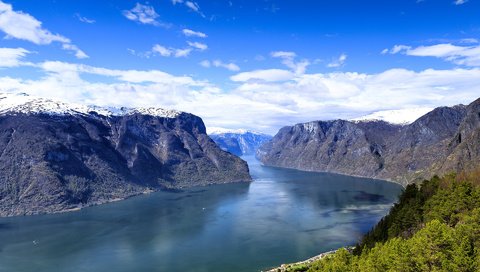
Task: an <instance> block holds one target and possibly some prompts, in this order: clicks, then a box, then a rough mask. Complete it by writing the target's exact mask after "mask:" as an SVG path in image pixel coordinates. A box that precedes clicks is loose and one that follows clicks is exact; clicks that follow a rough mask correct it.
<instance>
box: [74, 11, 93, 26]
mask: <svg viewBox="0 0 480 272" xmlns="http://www.w3.org/2000/svg"><path fill="white" fill-rule="evenodd" d="M75 17H76V18H77V19H78V20H79V21H80V22H82V23H86V24H94V23H95V22H96V21H95V20H93V19H89V18H87V17H84V16H82V15H80V14H78V13H75Z"/></svg>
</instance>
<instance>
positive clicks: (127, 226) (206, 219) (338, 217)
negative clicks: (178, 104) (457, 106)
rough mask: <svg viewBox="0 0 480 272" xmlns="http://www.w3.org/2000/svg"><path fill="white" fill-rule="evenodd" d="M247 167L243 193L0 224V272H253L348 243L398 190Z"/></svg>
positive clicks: (200, 191)
mask: <svg viewBox="0 0 480 272" xmlns="http://www.w3.org/2000/svg"><path fill="white" fill-rule="evenodd" d="M247 159H248V160H249V165H250V169H251V172H252V176H253V177H254V180H255V182H253V183H251V184H229V185H217V186H210V187H205V188H194V189H191V190H185V191H180V192H160V193H155V194H151V195H146V196H141V197H136V198H132V199H128V200H126V201H122V202H118V203H112V204H108V205H102V206H98V207H93V208H88V209H84V210H82V211H79V212H72V213H66V214H57V215H43V216H33V217H17V218H3V219H0V271H105V270H115V271H258V270H259V269H261V268H265V267H269V266H273V265H276V264H279V263H282V262H288V261H295V260H299V259H304V258H307V257H310V256H312V255H315V254H318V253H320V252H322V251H326V250H330V249H333V248H337V247H339V246H342V245H347V244H352V243H354V242H355V241H356V239H358V237H360V235H361V234H362V233H364V232H365V231H367V230H368V229H369V228H371V227H372V226H373V225H374V223H375V222H377V221H378V220H379V219H380V218H381V216H383V215H384V214H385V213H386V212H387V211H388V209H389V207H390V205H391V203H392V202H393V201H395V199H396V196H397V194H398V193H399V191H400V187H399V186H396V185H394V184H391V183H386V182H380V181H373V180H368V179H360V178H353V177H345V176H339V175H331V174H319V173H306V172H301V171H295V170H286V169H276V168H269V167H262V166H261V165H260V164H259V163H258V162H256V161H255V160H253V158H247Z"/></svg>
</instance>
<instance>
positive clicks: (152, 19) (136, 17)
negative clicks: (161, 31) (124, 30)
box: [123, 3, 170, 27]
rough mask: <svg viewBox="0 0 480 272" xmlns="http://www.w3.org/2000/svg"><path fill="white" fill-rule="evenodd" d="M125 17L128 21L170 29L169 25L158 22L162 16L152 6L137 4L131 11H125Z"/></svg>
mask: <svg viewBox="0 0 480 272" xmlns="http://www.w3.org/2000/svg"><path fill="white" fill-rule="evenodd" d="M123 16H125V18H127V19H128V20H131V21H134V22H137V23H140V24H144V25H153V26H161V27H169V26H170V25H169V24H166V23H163V22H160V21H158V18H159V17H160V15H158V13H157V12H156V11H155V9H154V8H153V7H152V6H148V5H142V4H140V3H137V4H136V5H135V7H133V8H132V9H130V10H124V11H123Z"/></svg>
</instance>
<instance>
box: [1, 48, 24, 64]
mask: <svg viewBox="0 0 480 272" xmlns="http://www.w3.org/2000/svg"><path fill="white" fill-rule="evenodd" d="M30 53H31V52H30V51H28V50H26V49H23V48H0V67H16V66H20V65H24V63H23V62H22V59H23V58H24V57H25V56H26V55H27V54H30Z"/></svg>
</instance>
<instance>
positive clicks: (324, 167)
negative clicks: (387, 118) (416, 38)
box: [257, 101, 480, 185]
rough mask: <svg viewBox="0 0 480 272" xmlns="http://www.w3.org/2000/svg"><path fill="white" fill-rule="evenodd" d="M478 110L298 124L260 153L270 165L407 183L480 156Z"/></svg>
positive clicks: (450, 109)
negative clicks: (408, 119) (393, 120)
mask: <svg viewBox="0 0 480 272" xmlns="http://www.w3.org/2000/svg"><path fill="white" fill-rule="evenodd" d="M478 108H479V106H478V101H476V102H474V103H472V104H471V105H469V106H468V107H466V106H463V105H458V106H454V107H441V108H437V109H435V110H433V111H431V112H429V113H427V114H425V115H424V116H422V117H421V118H419V119H418V120H416V121H415V122H413V123H412V124H409V125H393V124H389V123H386V122H383V121H355V122H351V121H344V120H335V121H316V122H309V123H305V124H297V125H295V126H292V127H285V128H282V129H281V130H280V131H279V132H278V133H277V135H275V136H274V138H273V139H272V140H271V141H269V142H267V143H266V144H264V145H263V146H262V147H260V149H259V151H258V153H257V155H258V157H259V158H260V160H261V161H262V162H263V163H264V164H266V165H271V166H278V167H287V168H296V169H301V170H309V171H326V172H336V173H342V174H348V175H359V176H364V177H371V178H380V179H387V180H393V181H396V182H399V183H401V184H404V185H405V184H408V183H410V182H414V181H419V180H422V179H426V178H430V177H431V176H432V175H433V174H443V173H446V172H448V171H451V170H456V169H459V168H460V166H459V165H453V164H458V163H463V164H465V163H468V162H469V161H471V160H472V159H473V158H477V159H478V158H480V156H479V154H478V152H480V148H479V146H478V139H480V138H479V136H480V135H479V128H480V124H479V123H480V121H479V120H478V118H479V115H478ZM458 139H464V140H465V141H464V142H461V143H460V142H459V141H458ZM475 152H476V153H475ZM454 154H456V155H454ZM447 158H448V159H447Z"/></svg>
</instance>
